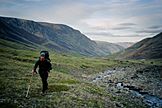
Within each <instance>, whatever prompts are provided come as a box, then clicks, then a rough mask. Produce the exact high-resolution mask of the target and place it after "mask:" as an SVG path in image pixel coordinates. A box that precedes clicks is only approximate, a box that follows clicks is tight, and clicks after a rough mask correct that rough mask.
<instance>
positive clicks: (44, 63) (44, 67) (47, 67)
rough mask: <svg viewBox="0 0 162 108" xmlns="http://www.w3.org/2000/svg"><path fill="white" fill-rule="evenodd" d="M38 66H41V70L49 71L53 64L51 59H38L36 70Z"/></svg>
mask: <svg viewBox="0 0 162 108" xmlns="http://www.w3.org/2000/svg"><path fill="white" fill-rule="evenodd" d="M38 66H39V72H40V71H48V72H50V70H51V69H52V66H51V63H50V62H49V60H45V61H40V60H38V61H37V62H36V63H35V66H34V71H36V69H37V67H38Z"/></svg>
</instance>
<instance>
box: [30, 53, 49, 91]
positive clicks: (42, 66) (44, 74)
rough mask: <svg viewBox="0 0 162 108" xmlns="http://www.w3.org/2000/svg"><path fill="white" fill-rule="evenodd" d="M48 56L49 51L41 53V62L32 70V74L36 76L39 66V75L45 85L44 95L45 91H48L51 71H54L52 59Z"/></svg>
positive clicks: (37, 62)
mask: <svg viewBox="0 0 162 108" xmlns="http://www.w3.org/2000/svg"><path fill="white" fill-rule="evenodd" d="M47 54H48V51H41V52H40V57H39V60H38V61H36V63H35V66H34V69H33V70H32V73H33V74H36V73H37V71H36V69H37V67H38V66H39V75H40V77H41V79H42V85H43V89H42V94H44V93H45V91H46V90H47V89H48V82H47V78H48V74H49V72H50V70H51V69H52V67H51V63H50V59H49V54H48V55H47Z"/></svg>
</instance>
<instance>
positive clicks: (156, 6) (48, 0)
mask: <svg viewBox="0 0 162 108" xmlns="http://www.w3.org/2000/svg"><path fill="white" fill-rule="evenodd" d="M161 13H162V1H161V0H0V15H3V16H14V17H19V18H24V19H32V20H35V21H46V22H52V23H63V24H67V25H69V26H72V27H74V28H77V29H79V30H80V31H81V32H83V33H85V34H87V36H88V37H93V36H94V35H95V38H96V39H100V38H101V37H105V39H107V40H108V38H107V37H110V36H113V37H117V36H118V37H124V36H125V37H136V36H137V37H138V40H139V38H140V37H141V38H143V37H144V36H150V35H151V34H152V33H158V32H159V31H161V30H162V26H161V25H162V20H161V19H162V14H161ZM97 36H98V37H97ZM123 39H126V38H123ZM131 39H136V38H130V41H131ZM127 40H128V39H127ZM123 41H124V40H123ZM132 41H134V40H132Z"/></svg>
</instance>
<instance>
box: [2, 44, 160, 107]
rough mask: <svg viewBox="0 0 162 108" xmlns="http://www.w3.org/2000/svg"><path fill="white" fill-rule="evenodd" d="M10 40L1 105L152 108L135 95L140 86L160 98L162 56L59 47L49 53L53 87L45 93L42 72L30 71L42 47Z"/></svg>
mask: <svg viewBox="0 0 162 108" xmlns="http://www.w3.org/2000/svg"><path fill="white" fill-rule="evenodd" d="M6 44H7V43H6ZM6 44H5V43H3V44H2V43H1V46H0V52H1V53H0V107H1V108H8V107H10V108H17V107H18V108H19V107H20V108H32V107H33V108H65V107H66V108H69V107H70V108H73V107H74V108H75V107H77V108H78V107H80V108H82V107H83V108H89V107H92V108H94V107H96V108H116V107H126V108H132V107H139V108H141V107H144V108H145V107H149V105H148V104H147V103H146V102H144V101H143V99H144V98H143V97H142V96H141V97H140V96H136V95H134V94H133V93H135V92H136V91H135V90H136V88H140V93H144V92H146V93H147V94H149V95H154V96H157V97H159V98H162V94H161V93H162V81H161V80H160V72H161V70H162V68H161V67H162V62H161V60H142V61H139V60H112V59H107V58H94V57H93V58H92V57H83V56H79V55H70V54H62V53H60V54H59V53H55V52H50V58H51V63H52V67H53V70H52V71H51V72H50V76H49V79H48V82H49V90H48V92H47V94H46V95H45V96H41V95H40V92H41V87H42V85H41V80H40V77H39V75H38V74H37V75H34V76H33V77H32V74H31V70H32V68H33V66H34V63H35V61H36V60H37V59H38V56H39V50H31V49H26V47H25V46H24V47H21V48H20V47H19V45H17V44H16V45H15V44H14V43H11V44H10V45H8V44H7V45H8V46H7V45H6ZM13 45H14V47H13ZM31 77H32V84H31V87H30V91H29V96H28V98H26V97H25V95H26V91H27V88H28V85H29V81H30V78H31ZM120 83H122V84H124V86H121V85H120ZM126 86H127V88H126ZM131 86H133V87H134V89H131V88H130V87H131ZM134 91H135V92H134Z"/></svg>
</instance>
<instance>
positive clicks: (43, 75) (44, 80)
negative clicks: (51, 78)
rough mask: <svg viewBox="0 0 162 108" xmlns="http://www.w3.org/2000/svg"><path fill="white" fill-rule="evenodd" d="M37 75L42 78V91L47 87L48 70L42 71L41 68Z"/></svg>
mask: <svg viewBox="0 0 162 108" xmlns="http://www.w3.org/2000/svg"><path fill="white" fill-rule="evenodd" d="M39 75H40V77H41V79H42V87H43V88H42V92H43V93H44V92H45V91H46V90H47V89H48V82H47V79H48V72H47V71H43V70H39Z"/></svg>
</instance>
